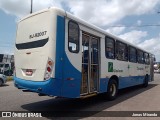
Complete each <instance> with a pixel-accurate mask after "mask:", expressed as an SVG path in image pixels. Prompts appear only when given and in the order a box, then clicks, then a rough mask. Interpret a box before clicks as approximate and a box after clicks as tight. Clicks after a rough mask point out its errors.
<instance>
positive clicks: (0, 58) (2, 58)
mask: <svg viewBox="0 0 160 120" xmlns="http://www.w3.org/2000/svg"><path fill="white" fill-rule="evenodd" d="M13 62H14V55H7V54H0V63H13Z"/></svg>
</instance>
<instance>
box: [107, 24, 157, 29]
mask: <svg viewBox="0 0 160 120" xmlns="http://www.w3.org/2000/svg"><path fill="white" fill-rule="evenodd" d="M107 27H128V28H132V27H160V24H147V25H135V26H129V25H128V26H124V25H113V26H107Z"/></svg>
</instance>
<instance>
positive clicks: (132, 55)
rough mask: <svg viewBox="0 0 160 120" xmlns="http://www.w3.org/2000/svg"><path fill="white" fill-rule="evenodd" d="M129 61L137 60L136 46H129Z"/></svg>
mask: <svg viewBox="0 0 160 120" xmlns="http://www.w3.org/2000/svg"><path fill="white" fill-rule="evenodd" d="M129 61H130V62H134V63H136V62H137V54H136V48H134V47H131V46H129Z"/></svg>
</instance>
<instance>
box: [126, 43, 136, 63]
mask: <svg viewBox="0 0 160 120" xmlns="http://www.w3.org/2000/svg"><path fill="white" fill-rule="evenodd" d="M130 48H133V49H135V50H136V61H131V58H130V55H131V54H130ZM128 61H129V62H132V63H137V49H136V48H135V47H133V46H131V45H129V46H128Z"/></svg>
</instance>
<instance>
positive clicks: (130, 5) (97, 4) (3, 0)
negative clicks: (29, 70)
mask: <svg viewBox="0 0 160 120" xmlns="http://www.w3.org/2000/svg"><path fill="white" fill-rule="evenodd" d="M30 2H31V0H0V18H1V20H0V21H1V22H0V36H1V38H0V53H8V54H13V52H14V51H13V47H14V42H15V39H16V25H17V21H18V20H19V19H20V18H22V17H24V16H25V15H27V14H29V13H30ZM51 6H55V7H59V8H62V9H64V10H66V11H68V12H70V13H72V14H74V15H75V16H77V17H79V18H81V19H84V20H86V21H87V22H89V23H92V24H94V25H96V26H98V27H101V28H102V29H104V30H106V31H107V32H110V33H112V34H114V35H117V36H119V37H121V38H123V39H124V40H126V41H128V42H131V43H133V44H135V45H138V46H139V47H141V48H143V49H145V50H147V51H150V52H152V53H153V54H155V55H156V59H157V61H160V14H158V11H160V0H33V12H36V11H38V10H41V9H44V8H47V7H51ZM150 25H151V26H150ZM115 26H117V27H115Z"/></svg>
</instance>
